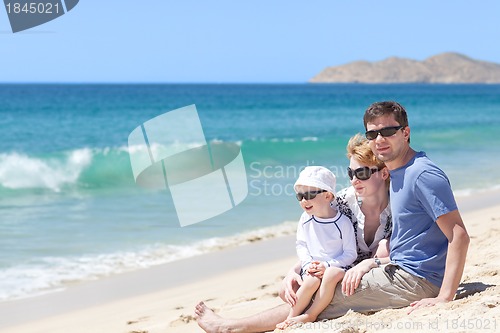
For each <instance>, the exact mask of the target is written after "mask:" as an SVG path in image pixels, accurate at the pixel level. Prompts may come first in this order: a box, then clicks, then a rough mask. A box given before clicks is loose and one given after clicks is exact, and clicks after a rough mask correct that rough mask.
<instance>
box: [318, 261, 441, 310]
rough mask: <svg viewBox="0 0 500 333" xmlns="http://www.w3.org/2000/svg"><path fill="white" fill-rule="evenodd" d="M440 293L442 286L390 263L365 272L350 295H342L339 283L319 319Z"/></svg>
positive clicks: (397, 305) (401, 304)
mask: <svg viewBox="0 0 500 333" xmlns="http://www.w3.org/2000/svg"><path fill="white" fill-rule="evenodd" d="M438 293H439V287H437V286H435V285H433V284H432V283H430V282H429V281H426V280H425V279H422V278H419V277H417V276H414V275H412V274H410V273H407V272H405V271H404V270H403V269H401V268H399V267H398V266H394V265H387V266H385V267H380V268H374V269H372V270H371V271H370V272H368V273H367V274H365V276H363V279H362V280H361V283H360V285H359V287H358V288H357V289H356V291H355V293H354V294H353V295H351V296H345V295H344V294H342V286H341V284H338V285H337V288H336V289H335V295H334V297H333V300H332V302H331V303H330V305H328V307H327V308H326V309H325V310H324V311H323V312H322V313H321V314H320V315H319V316H318V319H317V320H322V319H334V318H338V317H341V316H343V315H344V314H346V313H347V311H349V310H350V309H351V310H353V311H355V312H361V313H367V312H371V311H379V310H383V309H395V308H403V307H406V306H408V305H410V303H412V302H414V301H418V300H421V299H422V298H426V297H436V296H437V294H438Z"/></svg>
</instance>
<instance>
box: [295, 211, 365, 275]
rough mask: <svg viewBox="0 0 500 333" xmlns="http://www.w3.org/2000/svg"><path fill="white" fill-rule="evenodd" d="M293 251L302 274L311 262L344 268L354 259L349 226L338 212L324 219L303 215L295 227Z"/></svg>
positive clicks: (352, 236) (352, 235)
mask: <svg viewBox="0 0 500 333" xmlns="http://www.w3.org/2000/svg"><path fill="white" fill-rule="evenodd" d="M296 249H297V254H298V256H299V259H300V261H301V268H302V272H305V271H306V270H307V268H308V267H309V265H310V263H311V262H312V261H320V262H322V263H323V265H324V266H325V267H332V266H333V267H339V268H346V267H348V266H349V265H351V264H352V263H353V262H354V260H356V258H357V255H358V254H357V251H356V237H355V234H354V228H353V226H352V223H351V221H350V220H349V219H348V218H347V217H346V216H345V215H343V214H342V213H340V212H337V215H335V217H333V218H327V219H323V218H319V217H316V216H314V215H309V214H307V213H306V212H303V213H302V215H301V217H300V220H299V225H298V227H297V242H296Z"/></svg>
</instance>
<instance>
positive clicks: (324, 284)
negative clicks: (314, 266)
mask: <svg viewBox="0 0 500 333" xmlns="http://www.w3.org/2000/svg"><path fill="white" fill-rule="evenodd" d="M344 275H345V271H344V270H343V269H342V268H338V267H328V268H327V269H326V270H325V274H324V275H323V279H322V280H321V285H320V286H319V289H318V292H317V293H316V296H315V297H314V301H313V303H312V305H311V307H309V309H307V311H306V312H305V313H304V314H302V315H298V316H296V317H294V318H290V321H293V322H295V323H297V322H300V323H307V322H311V321H315V320H316V318H317V317H318V315H319V314H320V313H321V311H323V310H324V309H325V308H326V307H327V306H328V304H330V302H331V301H332V299H333V294H334V293H335V287H336V286H337V283H339V282H340V281H341V280H342V278H343V277H344Z"/></svg>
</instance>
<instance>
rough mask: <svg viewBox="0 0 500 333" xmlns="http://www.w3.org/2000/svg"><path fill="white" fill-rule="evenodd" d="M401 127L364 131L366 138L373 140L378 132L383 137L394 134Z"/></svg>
mask: <svg viewBox="0 0 500 333" xmlns="http://www.w3.org/2000/svg"><path fill="white" fill-rule="evenodd" d="M402 128H403V126H391V127H384V128H381V129H379V130H372V131H366V132H365V136H366V138H367V139H368V140H375V139H376V138H377V136H378V135H379V134H380V135H382V136H383V137H384V138H385V137H388V136H393V135H394V134H396V132H397V131H399V130H400V129H402Z"/></svg>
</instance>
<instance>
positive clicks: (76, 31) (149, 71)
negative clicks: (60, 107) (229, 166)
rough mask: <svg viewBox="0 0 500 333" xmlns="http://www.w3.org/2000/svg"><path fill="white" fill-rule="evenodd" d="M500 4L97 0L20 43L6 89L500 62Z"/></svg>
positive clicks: (10, 56)
mask: <svg viewBox="0 0 500 333" xmlns="http://www.w3.org/2000/svg"><path fill="white" fill-rule="evenodd" d="M499 15H500V1H498V0H481V1H470V0H469V1H461V0H458V1H452V0H420V1H401V0H399V1H384V0H381V1H335V0H324V1H323V0H317V1H314V2H307V3H306V2H303V1H300V2H299V1H283V0H267V1H262V0H254V1H234V0H231V1H230V0H224V1H218V0H213V1H193V0H183V1H170V0H148V1H131V0H121V1H112V0H111V1H102V0H101V1H97V0H80V3H79V4H78V5H77V6H76V7H75V8H74V9H73V10H71V11H70V12H68V13H67V14H65V15H63V16H61V17H59V18H57V19H55V20H53V21H51V22H48V23H46V24H43V25H40V26H38V27H35V28H32V29H30V30H26V31H24V32H19V33H16V34H13V33H12V31H11V29H10V25H9V21H8V18H7V13H6V10H5V8H0V45H1V46H0V47H1V56H0V60H1V61H0V82H169V83H176V82H179V83H192V82H202V83H205V82H210V83H226V82H227V83H230V82H238V83H243V82H250V83H256V82H262V83H279V82H283V83H294V82H306V81H307V80H308V79H309V78H311V77H312V76H314V75H315V74H317V73H318V72H320V71H321V70H322V69H323V68H325V67H327V66H336V65H342V64H345V63H348V62H351V61H355V60H368V61H378V60H382V59H385V58H387V57H390V56H398V57H406V58H412V59H416V60H423V59H425V58H427V57H429V56H432V55H435V54H438V53H442V52H448V51H453V52H460V53H463V54H465V55H468V56H470V57H472V58H475V59H480V60H485V61H491V62H496V63H500V52H499V51H500V43H499V41H500V22H499V19H498V18H499Z"/></svg>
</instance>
